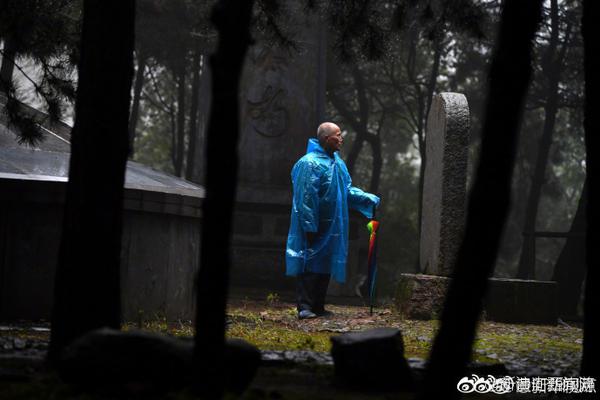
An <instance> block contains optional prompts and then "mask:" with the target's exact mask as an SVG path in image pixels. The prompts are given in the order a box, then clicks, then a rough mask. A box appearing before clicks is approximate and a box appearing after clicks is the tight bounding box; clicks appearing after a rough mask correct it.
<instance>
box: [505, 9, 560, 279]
mask: <svg viewBox="0 0 600 400" xmlns="http://www.w3.org/2000/svg"><path fill="white" fill-rule="evenodd" d="M550 15H551V17H550V18H551V24H550V25H551V27H552V32H551V34H550V44H549V47H548V53H547V55H546V62H545V65H544V69H543V71H544V76H545V78H546V79H547V85H548V89H547V94H546V102H545V105H544V127H543V129H542V135H541V137H540V140H539V144H538V149H537V151H538V153H537V158H536V161H535V168H534V171H533V175H532V177H531V188H530V190H529V196H528V198H527V206H526V208H525V223H524V227H523V231H524V232H525V234H526V236H525V240H524V241H523V246H522V248H521V256H520V258H519V269H518V272H517V278H519V279H535V254H534V248H535V246H534V240H535V238H533V234H534V232H535V226H536V221H537V215H538V208H539V205H540V199H541V197H542V187H543V186H544V181H545V179H544V178H545V176H546V165H547V164H548V156H549V155H550V146H551V145H552V134H553V133H554V125H555V123H556V113H557V112H558V100H559V93H558V83H559V82H560V77H561V73H562V69H563V59H564V56H565V52H566V49H567V46H568V45H569V43H568V42H569V36H570V28H567V32H566V33H565V42H564V43H563V46H562V48H561V49H560V51H559V49H558V34H559V32H558V31H559V27H558V25H559V21H558V0H552V2H551V11H550Z"/></svg>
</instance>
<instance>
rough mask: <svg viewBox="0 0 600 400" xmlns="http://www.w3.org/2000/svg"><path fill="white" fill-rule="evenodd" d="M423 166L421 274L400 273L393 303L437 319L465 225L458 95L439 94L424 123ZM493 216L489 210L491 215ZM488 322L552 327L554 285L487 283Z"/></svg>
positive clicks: (464, 106)
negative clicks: (425, 124)
mask: <svg viewBox="0 0 600 400" xmlns="http://www.w3.org/2000/svg"><path fill="white" fill-rule="evenodd" d="M426 143H427V144H426V159H427V162H426V166H425V181H424V188H423V215H422V219H421V237H420V243H419V248H420V261H421V271H422V272H423V274H416V275H415V274H403V275H402V276H401V277H400V279H399V281H398V282H397V286H396V294H395V302H396V305H397V307H398V309H399V310H400V312H401V313H403V314H404V315H406V316H407V317H408V318H417V319H428V318H436V317H437V316H438V315H439V313H440V312H441V309H442V306H443V302H444V296H445V294H446V289H447V286H448V283H449V279H450V278H449V276H450V275H451V274H452V268H453V266H454V263H455V260H456V255H457V253H458V250H459V246H460V245H461V242H462V236H463V231H464V226H465V222H466V201H467V198H466V183H467V161H468V144H469V107H468V103H467V99H466V98H465V96H464V95H462V94H460V93H440V94H438V95H436V96H435V97H434V99H433V102H432V106H431V110H430V112H429V115H428V119H427V136H426ZM490 212H493V210H490ZM485 316H486V318H487V319H490V320H494V321H502V322H520V323H556V320H557V309H556V283H555V282H542V281H532V280H518V279H501V278H490V280H489V290H488V294H487V298H486V299H485Z"/></svg>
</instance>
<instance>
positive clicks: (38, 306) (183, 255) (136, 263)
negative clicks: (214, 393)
mask: <svg viewBox="0 0 600 400" xmlns="http://www.w3.org/2000/svg"><path fill="white" fill-rule="evenodd" d="M0 100H2V99H1V98H0ZM2 106H3V105H2V102H1V101H0V108H1V107H2ZM29 111H30V112H31V113H32V114H35V113H38V112H37V111H35V110H33V109H29ZM38 114H39V113H38ZM44 129H45V130H46V139H45V140H44V141H43V142H42V143H41V144H40V145H39V147H37V148H29V147H25V146H21V145H19V144H18V143H17V142H16V140H15V133H14V132H13V131H11V130H10V129H9V128H7V126H6V122H5V121H3V120H0V320H11V319H26V320H39V319H46V320H47V319H49V318H50V314H51V309H52V299H53V290H54V289H53V282H54V274H55V269H56V262H57V259H58V248H59V242H60V236H61V225H62V215H63V207H64V199H65V189H66V182H67V177H68V167H69V150H70V145H69V138H70V127H68V126H66V125H64V124H54V125H52V126H45V127H44ZM203 197H204V189H203V188H202V187H200V186H197V185H194V184H192V183H190V182H186V181H184V180H182V179H179V178H176V177H174V176H170V175H167V174H164V173H161V172H158V171H155V170H152V169H150V168H148V167H145V166H143V165H141V164H138V163H135V162H128V165H127V172H126V183H125V193H124V204H123V206H124V220H123V236H122V257H121V292H122V296H121V298H122V312H123V318H124V319H125V320H138V319H139V318H143V319H153V318H156V317H157V316H161V317H167V318H168V319H170V320H177V319H191V318H192V316H193V309H194V304H195V303H194V295H193V291H192V288H193V280H194V276H195V273H196V270H197V264H198V251H199V246H200V217H201V204H202V198H203ZM90 257H93V255H90ZM82 267H84V266H82Z"/></svg>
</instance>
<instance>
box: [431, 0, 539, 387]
mask: <svg viewBox="0 0 600 400" xmlns="http://www.w3.org/2000/svg"><path fill="white" fill-rule="evenodd" d="M541 7H542V0H537V1H528V2H521V1H519V0H506V1H505V2H504V8H503V11H502V19H501V23H500V31H499V36H498V42H497V44H496V48H495V50H494V55H493V58H492V64H491V69H490V77H489V91H488V94H487V100H486V112H485V118H484V122H483V129H482V132H483V135H482V143H481V158H480V162H479V166H478V168H477V174H476V176H475V181H474V184H473V187H472V190H471V193H470V199H469V200H470V201H469V210H468V213H467V221H466V227H465V236H464V240H463V242H462V245H461V247H460V250H459V252H458V255H457V259H456V263H455V266H454V272H453V279H452V281H451V282H450V286H449V288H448V293H447V296H446V301H445V304H444V309H443V311H442V315H441V327H440V330H439V331H438V334H437V335H436V337H435V340H434V343H433V347H432V350H431V353H430V358H429V361H428V366H427V370H426V374H425V382H424V384H423V386H422V388H423V389H422V393H421V398H434V397H435V398H456V397H457V396H458V394H459V393H458V391H457V390H456V389H457V388H456V384H457V382H458V381H459V379H460V378H461V377H463V376H465V372H466V365H467V362H468V361H469V359H470V358H471V353H472V345H473V340H474V338H475V331H476V327H477V321H478V319H479V316H480V314H481V310H482V304H483V298H484V295H485V292H486V290H487V283H488V278H489V276H490V275H491V274H492V272H493V270H494V264H495V261H496V256H497V253H498V247H499V244H500V236H501V233H502V230H503V227H504V224H505V220H506V216H507V214H508V210H509V203H510V184H511V175H512V169H513V164H514V159H515V153H516V145H517V142H518V129H519V124H520V120H521V116H522V112H523V103H524V99H525V94H526V91H527V86H528V83H529V78H530V75H531V65H530V64H531V53H532V50H531V47H532V46H531V43H532V39H533V37H534V34H535V31H536V28H537V25H538V22H539V20H540V16H541Z"/></svg>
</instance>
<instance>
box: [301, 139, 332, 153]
mask: <svg viewBox="0 0 600 400" xmlns="http://www.w3.org/2000/svg"><path fill="white" fill-rule="evenodd" d="M309 153H320V154H324V155H326V156H327V157H331V156H330V155H329V154H327V152H326V151H325V149H324V148H323V146H321V144H320V143H319V141H318V140H317V139H315V138H310V139H308V145H307V146H306V154H309ZM336 153H337V151H336V152H335V153H334V154H336Z"/></svg>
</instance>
